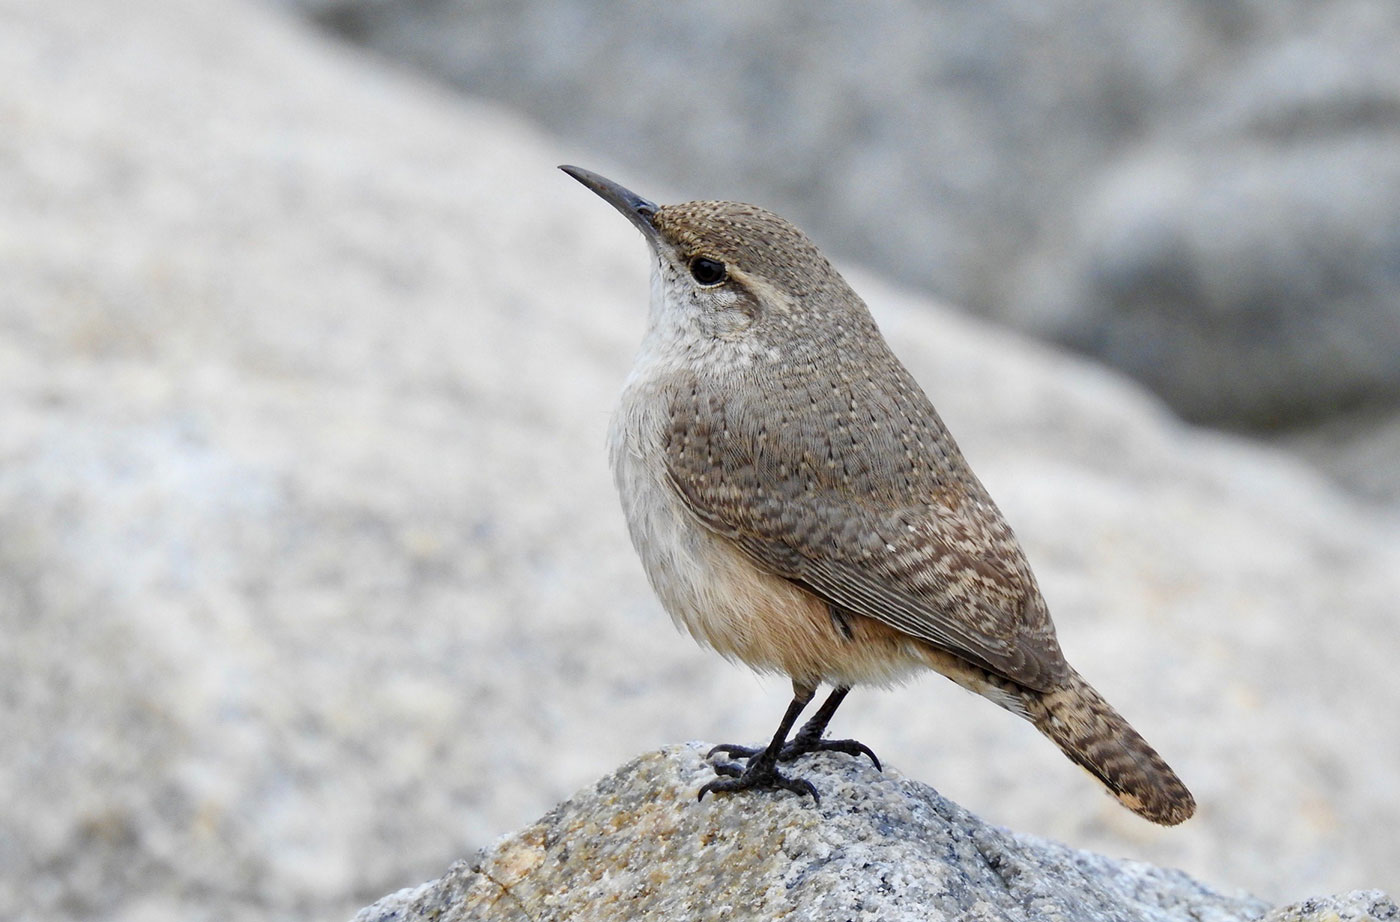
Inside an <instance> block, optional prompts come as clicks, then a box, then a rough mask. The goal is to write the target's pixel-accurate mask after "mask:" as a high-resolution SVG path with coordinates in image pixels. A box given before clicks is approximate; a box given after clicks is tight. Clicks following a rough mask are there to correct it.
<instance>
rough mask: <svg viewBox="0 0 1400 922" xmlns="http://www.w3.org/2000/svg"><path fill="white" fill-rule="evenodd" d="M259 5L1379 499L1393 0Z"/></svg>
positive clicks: (1394, 327)
mask: <svg viewBox="0 0 1400 922" xmlns="http://www.w3.org/2000/svg"><path fill="white" fill-rule="evenodd" d="M286 2H290V3H293V4H295V5H297V6H299V7H300V8H302V9H305V10H306V11H307V12H308V13H309V14H310V15H312V16H313V17H314V18H315V19H317V20H318V21H320V22H322V23H324V24H326V25H327V26H329V27H330V28H332V29H333V30H335V31H336V32H338V33H339V34H342V35H345V36H347V37H349V38H351V39H353V40H355V41H358V42H362V43H364V44H366V45H368V46H370V47H372V48H375V49H378V50H379V51H382V52H383V53H385V54H388V55H390V56H392V57H394V58H395V59H399V60H404V61H409V62H412V63H413V64H415V65H417V66H420V67H422V68H423V69H424V70H426V71H427V72H429V73H432V74H434V75H437V76H439V77H442V78H445V79H447V80H448V81H450V82H451V83H452V84H453V85H455V86H458V87H460V88H462V89H464V90H466V91H468V92H470V93H472V94H477V95H483V96H490V97H493V98H497V99H500V100H503V101H505V102H507V103H509V104H510V105H512V106H514V107H517V108H519V109H521V110H523V111H526V112H529V113H530V114H531V115H532V116H533V117H535V118H537V119H539V120H540V121H541V122H542V123H543V124H545V125H547V126H549V127H551V128H553V129H556V130H557V131H559V132H561V133H562V134H564V135H566V136H569V137H574V138H578V139H579V140H581V141H583V142H585V143H587V144H588V145H589V146H590V147H591V148H593V149H596V150H599V151H601V152H603V153H606V154H607V155H609V156H610V157H612V158H613V159H614V160H616V161H617V162H618V163H622V164H626V165H627V166H628V167H629V168H630V169H631V171H632V172H633V173H634V174H638V175H647V176H656V177H658V178H661V179H664V180H667V181H669V182H671V183H672V184H674V185H675V186H676V187H678V188H682V189H684V190H686V192H687V194H691V195H694V196H695V197H723V198H744V199H750V200H754V201H759V202H762V203H765V204H768V205H770V206H771V207H773V208H775V209H777V210H778V211H780V212H782V213H784V214H789V215H791V216H793V217H794V218H795V219H796V220H798V221H799V223H801V224H804V225H806V226H815V227H821V228H822V229H823V231H824V232H825V235H826V237H827V239H828V241H829V243H830V245H831V248H832V249H834V250H835V251H837V252H838V253H839V254H841V255H844V256H846V257H849V258H854V259H857V260H860V261H862V262H864V263H866V264H868V265H871V266H873V267H875V268H877V269H878V270H880V271H881V272H882V273H883V274H885V275H887V276H888V277H890V278H893V279H896V280H898V281H901V282H904V283H906V284H909V285H912V286H915V287H917V288H919V289H922V290H925V291H928V292H930V293H932V294H935V295H937V296H940V297H942V298H945V299H947V300H949V301H950V302H952V303H954V304H957V305H958V306H959V307H962V308H965V309H969V310H972V311H974V312H976V313H978V314H980V315H982V316H985V317H989V318H992V319H995V320H997V321H999V322H1003V323H1007V324H1010V325H1012V326H1015V327H1018V328H1021V329H1023V330H1026V331H1029V332H1031V333H1033V334H1035V335H1037V336H1041V337H1045V338H1048V339H1051V340H1054V341H1056V342H1059V343H1062V344H1064V345H1067V346H1070V347H1072V348H1075V349H1077V350H1079V351H1082V352H1086V353H1088V354H1091V355H1093V356H1094V357H1096V358H1098V359H1099V360H1101V361H1104V362H1107V363H1108V364H1110V365H1113V366H1115V367H1117V368H1120V369H1122V370H1124V371H1126V372H1127V373H1128V374H1130V375H1132V376H1133V377H1135V378H1137V379H1138V380H1140V381H1142V382H1144V383H1145V384H1147V385H1148V386H1149V387H1150V388H1152V389H1153V390H1154V391H1155V392H1156V393H1158V394H1159V395H1161V396H1162V397H1163V398H1164V399H1166V401H1167V402H1168V403H1169V404H1170V405H1171V406H1172V407H1173V408H1174V409H1175V410H1176V411H1177V412H1178V413H1180V414H1182V415H1183V416H1184V417H1186V418H1187V419H1190V420H1194V421H1199V422H1204V423H1208V424H1211V425H1218V426H1226V427H1230V428H1236V429H1245V430H1249V431H1255V432H1267V433H1269V434H1271V435H1273V436H1275V437H1277V438H1279V439H1280V440H1281V441H1283V442H1284V444H1287V445H1289V446H1291V447H1294V448H1297V449H1300V450H1302V451H1303V452H1304V453H1305V455H1306V456H1307V457H1309V458H1310V459H1312V460H1313V461H1314V462H1316V463H1320V464H1322V465H1323V466H1324V467H1325V468H1327V469H1328V470H1330V471H1332V472H1333V474H1334V475H1335V476H1337V477H1339V478H1340V479H1341V480H1342V481H1343V482H1344V483H1346V484H1347V485H1348V486H1349V487H1351V488H1352V489H1355V490H1358V491H1360V492H1361V493H1362V494H1363V495H1366V496H1370V497H1375V498H1384V499H1388V500H1390V501H1392V502H1393V501H1397V500H1400V463H1396V462H1395V459H1397V458H1400V54H1397V53H1395V49H1396V48H1400V5H1397V4H1396V3H1394V2H1392V0H1323V2H1318V0H1224V2H1201V0H1152V2H1149V3H1132V4H1124V3H1118V2H1114V0H1049V2H1045V3H1034V4H1028V3H1023V2H1020V0H992V2H986V3H964V2H957V0H929V2H922V3H908V2H891V0H880V2H875V3H858V4H857V3H845V2H842V0H820V2H814V3H802V4H790V3H780V2H772V0H768V2H757V3H742V4H737V3H728V2H724V0H678V2H674V3H667V4H662V5H659V6H658V5H655V4H649V3H639V2H637V0H532V2H529V3H519V2H515V0H484V2H477V0H473V2H467V0H286ZM1339 418H1340V420H1339ZM1386 457H1388V458H1390V459H1391V461H1392V463H1390V464H1383V463H1379V462H1381V461H1382V460H1383V459H1384V458H1386Z"/></svg>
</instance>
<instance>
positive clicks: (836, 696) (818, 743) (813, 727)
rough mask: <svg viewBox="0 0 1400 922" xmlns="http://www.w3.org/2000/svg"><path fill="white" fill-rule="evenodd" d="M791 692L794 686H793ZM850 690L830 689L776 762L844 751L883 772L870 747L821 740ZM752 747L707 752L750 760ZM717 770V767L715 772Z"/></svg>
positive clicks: (729, 746) (753, 753)
mask: <svg viewBox="0 0 1400 922" xmlns="http://www.w3.org/2000/svg"><path fill="white" fill-rule="evenodd" d="M793 690H794V692H796V687H795V686H794V689H793ZM850 690H851V689H850V688H849V687H846V688H836V689H833V690H832V692H831V694H830V695H828V696H827V699H826V700H825V701H823V702H822V706H821V707H820V708H818V709H817V712H816V713H815V714H813V715H812V718H811V719H810V720H808V721H807V722H806V723H805V724H803V725H802V729H801V730H798V731H797V734H796V735H795V736H793V738H792V739H791V740H789V741H787V742H786V743H784V744H783V748H782V749H781V750H779V752H778V761H779V762H791V761H792V760H793V759H796V758H797V757H798V756H805V755H806V754H807V753H809V752H844V753H846V754H847V755H852V756H861V755H863V756H869V757H870V761H871V762H873V763H875V767H876V768H878V769H880V770H881V771H884V767H883V766H882V765H881V764H880V758H879V757H878V756H877V755H875V753H874V752H872V751H871V750H870V747H869V746H867V745H865V744H864V743H862V742H860V741H859V740H824V739H822V734H823V733H825V732H826V725H827V724H828V723H830V722H831V716H832V715H833V714H835V713H836V709H837V708H838V707H840V706H841V702H842V701H843V700H845V698H846V695H847V693H849V692H850ZM762 751H763V750H762V749H758V748H756V747H753V746H736V745H734V744H733V743H721V744H720V745H718V746H716V747H715V748H714V749H711V750H710V753H709V754H710V755H714V754H715V753H716V752H724V753H727V754H728V755H731V756H743V757H745V758H750V759H751V758H753V757H754V756H756V755H758V754H759V753H760V752H762ZM716 770H718V768H717V769H716Z"/></svg>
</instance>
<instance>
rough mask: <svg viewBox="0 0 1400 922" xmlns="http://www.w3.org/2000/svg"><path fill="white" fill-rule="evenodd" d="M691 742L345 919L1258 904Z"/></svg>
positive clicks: (1160, 911)
mask: <svg viewBox="0 0 1400 922" xmlns="http://www.w3.org/2000/svg"><path fill="white" fill-rule="evenodd" d="M708 748H709V746H708V744H701V743H691V744H688V745H686V746H677V747H672V748H669V749H666V750H663V751H661V752H656V753H650V754H648V755H645V756H642V757H641V758H638V759H636V760H634V761H633V762H630V763H628V764H627V765H625V766H623V767H622V768H620V769H619V770H618V771H616V772H615V773H613V774H611V775H609V776H608V777H606V778H604V779H602V780H601V781H600V782H598V784H597V786H595V787H594V788H593V789H591V790H585V791H582V792H580V793H579V794H577V795H575V796H574V797H573V798H571V799H570V800H568V801H567V802H565V803H563V804H561V805H560V806H559V807H557V808H555V809H554V810H552V811H551V812H550V813H549V814H547V815H546V816H545V817H544V818H542V819H541V820H540V821H539V822H538V823H535V824H533V825H531V826H528V827H526V828H525V829H523V830H521V831H519V832H516V833H514V834H512V835H509V836H507V837H505V838H504V839H502V840H500V841H499V842H497V843H495V844H494V845H492V846H491V847H490V848H488V849H483V850H482V852H481V853H480V854H478V855H477V856H476V858H475V859H473V860H472V861H471V862H465V861H464V862H459V863H457V864H456V865H454V866H453V867H452V868H451V869H450V870H449V871H448V872H447V874H446V875H444V876H443V877H442V878H440V879H438V880H435V881H431V882H429V883H427V884H424V885H423V886H421V887H417V888H414V889H410V890H403V891H400V892H398V893H395V894H392V895H390V896H388V897H386V898H384V899H383V900H380V901H379V902H377V903H375V904H374V905H372V906H368V907H366V908H365V909H363V910H361V911H360V913H359V914H358V915H356V916H355V920H354V922H427V920H434V922H459V920H460V922H465V920H480V922H487V920H493V922H494V920H500V922H506V920H509V922H562V920H575V922H584V920H592V919H598V920H602V919H685V920H687V922H706V920H716V922H718V920H721V919H734V918H744V919H788V918H795V919H824V920H825V919H831V920H837V919H852V920H854V919H870V920H880V922H900V920H906V919H907V920H911V922H912V920H921V922H945V920H947V922H954V920H956V922H978V920H985V922H993V920H1016V922H1049V920H1066V922H1069V920H1073V922H1110V920H1112V922H1120V920H1121V922H1188V920H1189V922H1248V920H1255V919H1258V918H1260V916H1261V915H1262V914H1263V913H1264V912H1265V911H1266V909H1267V906H1266V904H1265V903H1263V902H1262V901H1260V900H1258V899H1255V898H1253V897H1249V896H1245V895H1242V894H1233V895H1231V894H1225V893H1221V892H1218V891H1217V890H1214V889H1212V888H1211V887H1209V886H1207V885H1205V884H1203V883H1200V882H1198V881H1196V880H1193V879H1192V878H1190V877H1188V876H1187V875H1186V874H1184V873H1182V872H1180V871H1172V870H1164V869H1162V868H1157V867H1153V866H1152V865H1148V864H1143V863H1141V862H1136V861H1121V860H1114V859H1112V858H1105V857H1103V856H1101V855H1095V854H1093V853H1091V852H1085V851H1077V850H1075V849H1071V848H1068V847H1066V846H1064V845H1061V844H1059V843H1057V842H1052V841H1049V840H1047V839H1040V838H1037V837H1034V836H1025V835H1017V834H1015V833H1013V832H1010V831H1009V830H1006V829H1001V828H998V827H996V826H992V825H989V824H988V823H986V822H984V821H983V820H981V819H979V818H978V817H977V816H975V815H973V814H971V813H969V812H968V811H967V810H964V809H963V808H962V807H959V806H958V805H957V804H955V803H953V802H951V801H949V800H947V799H946V798H944V797H942V796H941V795H939V793H938V792H937V791H935V790H933V789H932V788H930V787H927V786H925V785H922V784H919V783H918V782H916V781H912V780H909V779H907V778H905V777H903V776H902V775H901V774H900V773H899V772H897V771H894V770H889V769H887V770H886V771H885V772H884V773H883V774H882V773H880V772H877V771H876V770H875V769H874V768H873V767H871V766H869V765H868V764H866V763H865V762H864V760H853V759H849V758H845V757H841V756H837V757H831V756H821V757H817V758H812V759H808V760H804V761H803V762H801V763H799V766H795V767H794V769H793V771H794V772H797V773H800V774H801V775H802V776H803V777H806V778H808V779H809V780H811V781H813V782H814V783H815V784H816V786H817V787H818V789H819V790H820V791H821V792H822V800H821V803H820V804H819V805H816V804H813V803H812V802H811V801H810V800H807V799H806V798H798V797H794V796H791V795H787V794H782V795H753V794H747V795H739V796H719V797H710V798H708V799H706V800H705V801H704V802H703V803H699V804H697V803H696V802H695V797H694V793H695V790H696V789H697V788H698V787H699V786H700V785H701V784H703V783H704V782H705V781H707V780H708V779H710V778H712V777H714V773H713V771H712V770H711V769H710V766H709V764H708V763H707V762H706V761H704V758H703V753H704V752H705V751H706V750H707V749H708ZM1396 917H1397V911H1396V907H1395V904H1394V903H1393V902H1392V901H1391V900H1390V899H1389V898H1388V897H1386V896H1385V895H1384V894H1383V893H1380V892H1379V891H1371V892H1369V893H1364V894H1363V893H1353V894H1348V895H1346V896H1344V897H1336V898H1325V899H1320V900H1309V901H1307V902H1306V903H1304V904H1299V905H1297V906H1292V907H1288V908H1286V909H1280V910H1276V911H1274V912H1271V913H1269V914H1268V916H1267V917H1266V919H1267V920H1268V922H1285V920H1287V922H1341V920H1348V922H1350V920H1356V922H1363V920H1366V922H1373V920H1374V922H1382V920H1389V919H1393V918H1396Z"/></svg>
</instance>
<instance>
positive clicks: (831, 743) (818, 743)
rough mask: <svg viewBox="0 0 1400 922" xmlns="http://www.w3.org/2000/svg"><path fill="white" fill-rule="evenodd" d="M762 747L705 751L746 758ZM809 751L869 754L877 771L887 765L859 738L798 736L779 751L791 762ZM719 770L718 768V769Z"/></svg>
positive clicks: (707, 755)
mask: <svg viewBox="0 0 1400 922" xmlns="http://www.w3.org/2000/svg"><path fill="white" fill-rule="evenodd" d="M762 751H763V750H762V749H759V748H757V747H755V746H740V745H737V744H735V743H720V744H719V745H718V746H715V747H714V748H713V749H711V750H710V751H709V752H707V753H705V758H706V759H713V758H714V757H715V754H716V753H724V754H725V755H727V756H735V757H739V758H744V759H752V758H754V757H755V756H757V755H758V754H759V753H760V752H762ZM809 752H844V753H845V754H846V755H849V756H867V757H869V759H870V761H871V762H872V763H873V764H874V766H875V768H876V770H877V771H884V770H885V767H884V766H883V765H881V764H880V757H879V756H877V755H875V753H874V751H872V750H871V748H870V747H869V746H867V745H865V744H864V743H862V742H860V741H859V740H807V739H802V738H801V737H798V738H797V739H794V740H792V741H791V742H788V743H787V744H785V745H784V746H783V749H782V751H781V752H779V753H778V761H779V762H791V761H792V760H793V759H796V758H798V757H800V756H805V755H806V754H807V753H809ZM716 770H718V769H716Z"/></svg>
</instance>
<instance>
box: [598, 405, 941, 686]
mask: <svg viewBox="0 0 1400 922" xmlns="http://www.w3.org/2000/svg"><path fill="white" fill-rule="evenodd" d="M614 438H615V442H614V445H613V472H614V476H615V479H616V481H617V487H618V491H619V493H620V495H621V498H622V506H623V511H624V513H625V515H626V518H627V526H628V530H629V532H630V534H631V537H632V544H633V546H634V547H635V548H636V550H637V554H638V556H639V557H640V558H641V561H642V567H643V569H644V570H645V571H646V574H647V578H648V579H649V580H650V581H651V585H652V588H653V589H654V590H655V592H656V595H657V597H658V598H659V599H660V600H661V604H662V606H663V607H664V608H665V609H666V611H667V612H668V613H669V614H670V615H671V618H672V620H673V621H675V622H676V624H677V625H678V626H682V627H684V628H685V629H686V631H688V632H689V633H690V635H691V636H692V637H694V638H695V639H696V640H697V641H699V642H700V643H701V644H704V645H705V646H708V647H711V648H712V649H714V650H716V651H717V652H719V653H720V654H722V655H724V656H725V657H727V658H729V659H737V660H739V661H741V662H743V663H745V664H747V665H748V666H750V667H751V668H753V669H755V670H757V671H760V672H771V673H780V674H784V675H788V676H791V677H792V678H793V679H795V680H797V681H800V682H804V683H808V684H813V685H815V684H816V683H819V682H827V683H830V684H836V685H844V686H850V685H856V684H866V683H874V684H880V685H889V684H893V683H896V682H899V681H901V680H903V679H905V678H907V677H908V676H909V675H910V674H912V673H913V672H915V671H917V670H920V669H924V668H927V657H926V654H925V653H924V652H923V651H922V645H920V644H919V643H918V642H917V641H914V640H913V639H912V638H909V637H908V636H907V635H904V634H901V633H900V632H898V631H895V630H894V629H892V628H889V627H886V626H885V625H883V624H881V623H879V622H877V621H873V620H872V619H868V618H862V617H860V616H855V615H851V616H847V617H846V618H845V621H844V626H845V629H843V628H842V626H841V625H839V624H838V623H837V621H836V620H834V619H833V617H832V615H831V613H830V610H829V609H828V607H827V605H826V603H825V602H824V601H823V600H821V599H820V598H818V597H817V596H815V595H813V594H812V593H810V592H808V591H806V590H805V589H802V588H801V587H799V586H797V585H795V584H793V583H791V582H789V581H788V580H786V579H783V578H782V577H780V576H776V575H774V574H772V573H769V572H768V571H766V570H763V569H761V568H760V567H758V566H757V565H756V564H754V563H753V562H752V561H751V560H750V559H749V558H748V557H747V556H746V555H745V554H744V553H743V552H742V551H741V550H739V548H738V547H737V546H735V545H734V544H733V543H731V542H730V541H729V540H728V539H726V538H724V537H722V536H720V535H716V534H714V533H713V532H711V531H709V530H708V529H706V528H705V527H704V526H703V525H702V524H700V522H698V521H697V520H696V519H695V518H694V517H693V516H692V515H691V514H690V513H689V512H688V511H687V510H686V509H685V507H684V505H683V504H682V502H681V500H680V498H679V497H678V496H677V495H676V493H675V491H674V490H673V489H672V488H671V486H670V485H669V484H667V483H665V482H664V481H662V480H661V479H660V477H659V474H660V472H661V466H660V462H661V460H662V459H661V458H660V457H657V456H652V457H647V454H646V453H645V448H646V446H644V445H638V444H637V443H636V442H635V441H632V440H626V441H623V440H625V439H626V434H625V433H621V432H615V433H614ZM629 443H630V444H629ZM651 462H656V463H651ZM848 632H849V636H848Z"/></svg>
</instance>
